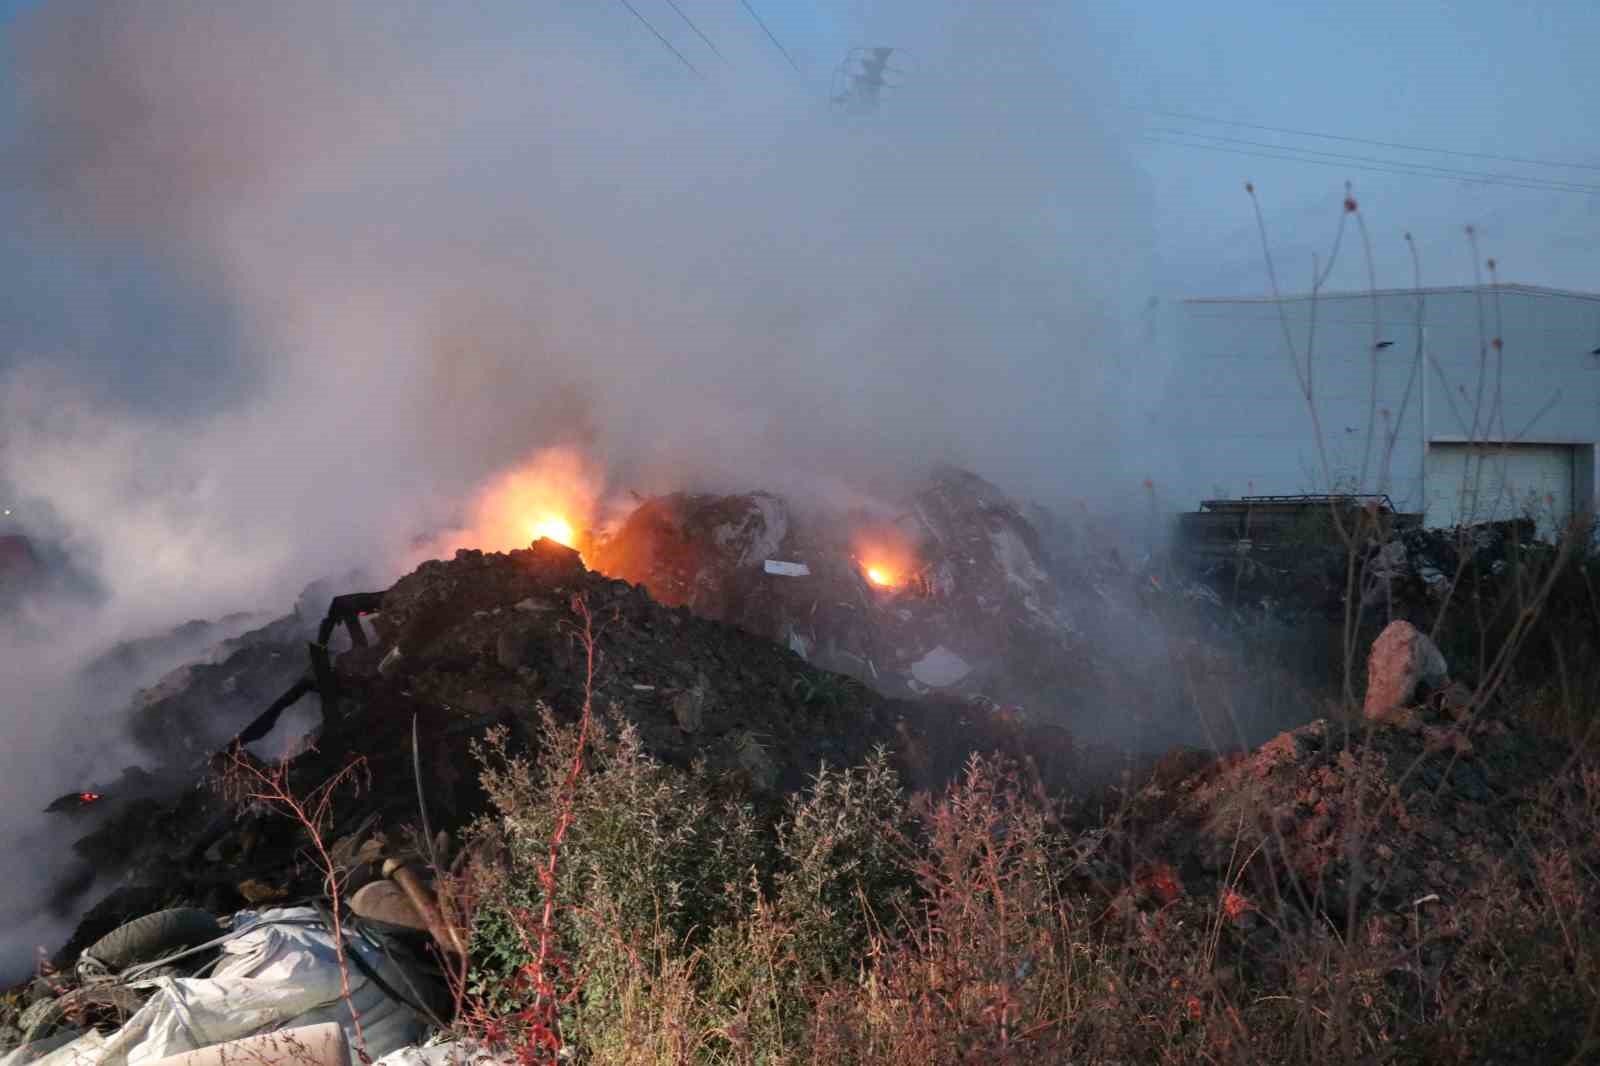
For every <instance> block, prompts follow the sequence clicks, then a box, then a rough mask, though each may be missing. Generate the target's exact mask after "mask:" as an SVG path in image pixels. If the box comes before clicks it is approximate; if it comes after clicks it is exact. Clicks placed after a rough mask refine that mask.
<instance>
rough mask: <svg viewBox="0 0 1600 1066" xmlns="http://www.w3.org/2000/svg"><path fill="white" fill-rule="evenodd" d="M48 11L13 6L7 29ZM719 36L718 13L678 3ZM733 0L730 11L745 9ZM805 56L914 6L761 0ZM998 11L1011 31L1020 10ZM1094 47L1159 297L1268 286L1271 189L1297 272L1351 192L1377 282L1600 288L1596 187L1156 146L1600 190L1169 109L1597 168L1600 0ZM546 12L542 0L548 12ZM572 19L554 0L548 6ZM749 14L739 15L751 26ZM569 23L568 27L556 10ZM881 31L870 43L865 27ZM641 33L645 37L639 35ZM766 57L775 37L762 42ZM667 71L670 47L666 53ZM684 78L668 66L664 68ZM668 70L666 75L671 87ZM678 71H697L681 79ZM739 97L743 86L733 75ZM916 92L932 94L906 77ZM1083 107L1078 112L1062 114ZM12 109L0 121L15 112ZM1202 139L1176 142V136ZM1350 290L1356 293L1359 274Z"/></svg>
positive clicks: (1193, 22) (671, 30) (902, 33)
mask: <svg viewBox="0 0 1600 1066" xmlns="http://www.w3.org/2000/svg"><path fill="white" fill-rule="evenodd" d="M39 2H40V0H0V25H3V24H5V23H9V22H10V21H12V19H13V18H14V17H15V15H16V14H17V13H18V12H19V11H24V10H26V9H28V8H31V7H34V6H37V5H38V4H39ZM636 6H638V7H639V9H640V11H641V12H642V13H644V14H645V15H646V17H647V18H649V19H650V20H651V21H652V23H653V24H654V25H655V26H656V27H657V28H658V29H660V30H661V31H662V32H663V33H664V34H665V35H666V36H668V37H669V38H670V39H672V40H673V41H674V43H675V44H676V45H677V46H678V47H680V48H681V49H682V50H683V51H684V52H685V54H686V55H689V56H691V57H698V58H699V59H700V62H701V64H702V65H706V66H709V65H710V63H709V58H710V57H709V56H708V55H707V54H706V52H705V50H704V48H703V46H702V45H701V44H700V42H699V41H698V40H696V39H695V38H694V37H693V36H692V34H691V33H690V31H689V30H688V29H687V28H686V27H685V26H684V25H683V24H682V22H681V21H679V20H678V19H677V17H676V15H674V14H673V13H672V12H671V10H670V8H668V7H667V6H666V5H665V3H664V2H663V0H639V3H638V4H637V5H636ZM680 6H682V7H684V9H685V10H687V11H688V12H689V13H690V14H691V16H698V17H700V18H701V19H702V20H704V21H706V22H707V24H708V25H709V24H711V20H713V19H715V18H716V17H718V14H719V13H718V12H717V10H716V8H717V6H718V5H716V4H711V5H708V4H707V3H706V2H705V0H683V3H681V4H680ZM722 6H727V7H730V8H732V7H733V6H734V5H733V4H732V0H727V2H726V3H724V4H723V5H722ZM594 7H596V8H605V7H611V8H615V10H614V11H610V12H609V13H608V14H609V15H610V16H613V18H612V26H611V28H612V30H614V32H615V33H616V34H617V35H618V47H619V48H626V49H632V50H634V51H635V52H640V51H641V50H649V49H656V48H658V47H659V46H658V45H657V43H656V42H655V41H654V40H652V39H649V38H648V37H647V36H646V34H645V31H644V29H643V28H642V27H640V26H639V25H637V24H636V23H634V22H633V21H632V20H631V19H630V17H629V16H628V15H627V13H626V12H625V11H624V10H623V9H622V8H621V7H620V5H615V4H611V5H607V4H596V5H594ZM755 7H756V8H757V10H758V11H760V12H761V14H762V15H763V17H764V18H765V19H766V21H767V22H768V24H769V26H770V27H771V28H772V29H773V31H774V33H775V34H776V35H777V36H778V37H779V39H780V40H782V41H783V42H784V43H785V45H786V46H787V47H788V48H789V49H790V51H791V52H792V53H793V54H794V55H795V56H796V58H797V60H798V62H799V63H800V65H801V67H802V71H803V77H802V78H799V79H795V82H794V84H793V88H794V90H795V91H799V92H812V93H824V92H826V90H827V84H828V81H829V76H830V74H831V73H832V70H833V67H834V66H835V65H836V63H837V61H838V59H839V58H840V57H842V56H843V55H844V53H845V52H846V51H847V50H848V49H849V48H850V47H852V46H854V45H858V44H868V43H878V42H882V43H890V44H894V43H902V42H905V41H914V40H916V39H917V35H918V32H919V30H920V27H919V26H918V25H917V24H916V21H915V18H914V14H913V12H914V10H915V9H914V6H913V5H897V4H894V3H867V2H859V0H857V2H851V0H842V2H832V3H830V2H828V0H821V2H818V3H799V2H795V0H760V2H758V3H756V4H755ZM984 7H987V8H988V10H989V11H991V12H992V15H986V16H984V17H990V18H994V19H1005V18H1008V17H1009V14H1008V12H1009V9H1008V7H1007V5H1005V4H992V5H983V6H979V5H976V4H975V5H973V6H972V9H973V10H974V11H982V10H983V9H984ZM1083 7H1084V8H1085V9H1086V10H1085V12H1084V13H1083V14H1082V15H1081V16H1079V20H1080V24H1081V32H1083V33H1084V34H1086V35H1088V36H1089V37H1091V38H1092V39H1093V45H1094V50H1095V51H1096V52H1097V53H1098V57H1099V60H1100V62H1101V66H1100V68H1099V70H1098V71H1096V78H1097V80H1099V81H1101V82H1103V84H1101V85H1099V86H1098V90H1099V91H1098V95H1099V96H1100V97H1101V98H1102V106H1103V107H1104V114H1103V121H1105V122H1106V123H1107V124H1108V125H1109V126H1110V127H1111V128H1112V129H1113V130H1114V132H1115V133H1116V134H1117V135H1118V136H1119V137H1120V138H1121V139H1122V146H1123V150H1124V151H1125V152H1126V154H1127V158H1128V161H1129V163H1130V165H1131V167H1132V170H1133V172H1134V173H1135V174H1136V175H1137V178H1138V180H1139V181H1141V182H1142V183H1143V187H1142V191H1143V192H1144V193H1145V194H1146V210H1147V214H1148V219H1149V221H1150V223H1151V230H1152V233H1153V238H1152V246H1151V247H1150V249H1149V253H1150V255H1151V257H1152V260H1153V263H1154V267H1153V273H1154V275H1155V277H1156V279H1157V284H1158V287H1159V288H1160V290H1161V291H1162V292H1163V293H1164V294H1169V295H1175V294H1180V293H1186V292H1207V293H1212V292H1218V291H1221V292H1239V291H1253V290H1255V289H1257V288H1259V286H1260V284H1261V272H1260V269H1259V267H1260V263H1259V260H1260V255H1259V248H1258V246H1257V242H1256V237H1255V231H1254V225H1253V221H1252V219H1251V216H1250V213H1249V210H1248V208H1249V205H1248V203H1247V201H1246V200H1245V199H1244V197H1243V195H1242V192H1241V186H1242V183H1243V181H1244V180H1246V179H1250V180H1253V181H1254V182H1255V184H1256V186H1257V188H1258V189H1259V190H1260V194H1261V198H1262V204H1263V207H1264V209H1265V210H1266V212H1267V215H1268V222H1269V226H1270V228H1271V232H1272V238H1273V241H1274V245H1275V246H1276V247H1277V248H1278V249H1279V250H1280V254H1281V255H1282V257H1283V258H1284V261H1285V262H1286V263H1287V264H1289V273H1290V275H1291V277H1293V276H1294V264H1296V263H1298V264H1300V266H1301V268H1302V269H1301V271H1300V273H1301V274H1304V273H1305V272H1307V271H1308V270H1309V258H1310V254H1311V253H1312V252H1313V251H1314V250H1316V249H1317V248H1319V247H1321V246H1322V245H1323V244H1325V242H1326V240H1327V234H1328V233H1329V232H1330V231H1331V229H1332V226H1333V224H1334V222H1335V221H1336V220H1337V205H1338V201H1339V199H1340V198H1341V196H1342V185H1343V182H1344V181H1345V180H1346V179H1349V180H1351V181H1353V182H1354V183H1355V185H1356V190H1357V195H1358V198H1359V199H1360V201H1361V203H1362V205H1363V207H1364V208H1365V209H1366V211H1367V216H1368V220H1369V223H1370V224H1371V226H1372V228H1373V236H1374V242H1375V245H1376V250H1377V256H1378V259H1379V264H1380V271H1381V272H1382V276H1381V277H1380V283H1381V284H1385V285H1402V284H1405V283H1406V281H1407V275H1408V273H1409V267H1408V265H1407V260H1406V258H1405V256H1404V254H1403V253H1404V245H1403V244H1402V243H1401V242H1400V240H1399V236H1400V234H1401V233H1402V232H1405V231H1407V230H1409V231H1411V232H1412V233H1414V234H1415V236H1416V238H1417V240H1418V245H1419V248H1420V249H1421V252H1422V255H1423V271H1424V280H1425V282H1427V283H1434V284H1447V283H1457V282H1462V281H1466V280H1468V279H1469V278H1470V275H1471V258H1470V256H1469V254H1468V252H1467V250H1466V247H1465V244H1464V242H1463V241H1462V239H1461V231H1462V227H1463V226H1464V225H1465V224H1467V223H1469V222H1470V223H1473V224H1474V225H1476V227H1477V229H1478V232H1479V235H1480V240H1481V243H1482V248H1483V250H1484V254H1486V255H1487V254H1496V255H1497V256H1498V258H1499V260H1500V262H1501V264H1502V265H1503V271H1504V275H1505V277H1506V278H1508V279H1510V280H1516V281H1522V282H1528V283H1539V284H1548V285H1554V286H1560V287H1570V288H1577V289H1596V288H1600V269H1597V263H1596V253H1595V251H1594V249H1596V248H1600V194H1596V193H1587V194H1586V193H1579V192H1572V191H1559V192H1558V191H1546V190H1532V189H1522V188H1510V187H1505V186H1503V185H1498V184H1479V183H1467V182H1462V181H1454V180H1443V179H1440V178H1434V177H1420V176H1409V175H1408V176H1399V175H1392V174H1384V173H1374V172H1370V171H1367V170H1361V169H1355V167H1356V166H1357V165H1365V164H1357V163H1356V161H1354V160H1351V161H1350V165H1351V168H1350V169H1348V170H1347V169H1344V168H1343V166H1342V165H1341V164H1340V162H1339V161H1337V160H1333V159H1325V160H1324V162H1325V163H1327V164H1331V165H1311V164H1307V163H1302V162H1286V161H1278V160H1270V159H1264V158H1258V157H1252V156H1247V155H1242V154H1233V152H1232V151H1212V150H1201V149H1197V148H1192V147H1177V146H1174V145H1172V144H1170V143H1151V142H1150V141H1149V140H1147V139H1144V136H1142V135H1146V136H1148V135H1153V136H1155V137H1156V138H1158V139H1160V140H1161V141H1172V140H1175V139H1182V140H1185V141H1189V142H1190V143H1194V141H1195V140H1196V138H1195V137H1194V136H1193V135H1194V134H1200V135H1210V136H1215V137H1232V138H1235V139H1236V140H1238V141H1253V142H1257V145H1246V144H1238V143H1230V142H1224V141H1210V142H1207V143H1211V144H1212V145H1214V146H1215V147H1219V148H1226V149H1232V150H1234V151H1239V152H1261V151H1263V149H1262V148H1261V147H1259V144H1269V143H1270V144H1281V145H1285V146H1289V147H1292V148H1297V149H1310V150H1314V151H1322V152H1329V153H1342V154H1347V155H1352V156H1372V157H1378V158H1383V159H1386V160H1400V161H1405V162H1411V163H1418V164H1425V165H1432V166H1438V167H1444V168H1454V169H1461V170H1466V171H1472V172H1480V173H1489V174H1496V175H1512V176H1516V177H1531V178H1536V179H1546V180H1556V181H1565V182H1570V183H1574V184H1582V185H1594V186H1600V169H1588V170H1585V169H1557V168H1550V167H1542V166H1530V165H1524V164H1516V163H1509V162H1501V161H1495V160H1488V159H1478V158H1470V157H1464V156H1459V155H1445V154H1437V153H1421V152H1404V151H1398V150H1393V149H1384V148H1378V147H1375V146H1372V145H1366V144H1359V143H1353V142H1341V141H1332V140H1322V139H1315V138H1307V137H1296V136H1286V135H1280V134H1276V133H1271V132H1265V131H1261V130H1253V129H1244V128H1230V127H1228V126H1224V125H1220V124H1214V123H1200V122H1195V121H1191V120H1177V119H1172V118H1168V117H1163V116H1161V115H1159V114H1155V113H1153V112H1157V111H1176V112H1186V113H1192V114H1196V115H1200V116H1204V117H1207V118H1215V119H1220V120H1231V121H1234V122H1241V123H1250V124H1255V125H1263V126H1277V127H1285V128H1293V129H1298V130H1305V131H1310V132H1317V133H1328V134H1336V135H1342V136H1347V137H1354V138H1362V139H1368V140H1375V141H1389V142H1394V143H1403V144H1415V145H1421V146H1425V147H1437V148H1443V149H1452V150H1455V151H1458V152H1476V153H1486V154H1492V155H1507V156H1522V157H1528V158H1533V159H1542V160H1551V161H1558V162H1573V163H1582V164H1588V165H1589V166H1590V167H1592V168H1600V149H1597V147H1596V145H1597V144H1600V142H1597V141H1596V140H1595V139H1594V137H1593V136H1592V131H1594V130H1596V129H1600V63H1596V62H1595V48H1596V42H1600V5H1597V4H1592V3H1588V2H1585V0H1560V2H1550V3H1506V2H1492V0H1453V2H1444V0H1407V2H1405V3H1401V4H1394V3H1392V2H1381V0H1345V2H1341V3H1338V4H1329V3H1326V2H1322V0H1271V2H1266V0H1250V2H1244V3H1233V4H1223V5H1206V4H1193V3H1188V2H1170V0H1168V2H1154V3H1145V4H1127V5H1083ZM537 8H538V5H530V9H532V10H537ZM552 8H553V9H556V10H559V5H552ZM739 16H740V17H743V16H742V12H740V13H739ZM555 17H560V16H559V15H557V16H555ZM863 27H867V29H863ZM629 35H632V36H631V39H630V36H629ZM756 43H757V44H758V45H759V44H760V43H761V42H756ZM749 44H750V42H748V41H741V42H734V45H733V46H731V47H728V42H727V40H726V38H724V46H725V47H728V50H729V51H730V53H732V57H733V59H734V61H735V67H736V69H742V70H745V71H749V75H748V76H750V77H759V76H762V75H764V74H766V73H768V72H766V71H761V70H759V66H760V65H761V64H764V63H766V64H776V65H778V66H779V67H781V65H782V64H781V60H780V59H779V57H778V56H777V55H776V53H775V52H772V51H767V52H765V53H762V52H760V51H758V50H752V49H750V48H749V47H745V48H741V47H740V46H741V45H745V46H748V45H749ZM661 55H662V56H665V55H666V53H665V52H664V50H663V51H662V53H661ZM667 62H668V63H669V64H670V63H671V62H672V61H670V60H667ZM672 73H673V72H672V71H670V70H669V71H664V72H663V76H664V77H666V76H669V75H671V74H672ZM676 73H677V74H680V75H681V74H682V73H683V72H682V71H681V70H680V71H677V72H676ZM725 84H733V85H735V86H736V85H737V82H736V81H734V80H733V79H731V78H730V79H727V80H726V82H725ZM14 89H15V87H14V85H13V84H11V83H10V81H9V79H7V80H6V81H5V82H3V83H0V96H3V99H0V103H5V104H14V100H12V99H11V97H13V96H14ZM905 91H906V92H915V91H916V82H915V79H910V80H909V81H908V84H907V86H906V88H905ZM1062 106H1063V107H1070V106H1072V103H1071V102H1070V101H1063V102H1062ZM11 110H12V108H11V107H10V106H6V107H4V108H3V109H0V115H3V114H6V113H9V112H10V111H11ZM1172 130H1179V131H1185V132H1186V133H1188V134H1189V135H1190V136H1185V137H1182V138H1177V137H1174V136H1173V134H1171V133H1169V132H1168V131H1172ZM1350 266H1351V273H1349V274H1348V275H1346V274H1344V272H1342V271H1341V272H1339V273H1337V274H1336V275H1335V278H1334V281H1335V283H1336V284H1337V283H1341V282H1342V283H1343V284H1345V285H1359V284H1360V283H1361V280H1362V279H1361V271H1360V269H1359V264H1358V263H1356V262H1355V261H1354V260H1351V261H1350Z"/></svg>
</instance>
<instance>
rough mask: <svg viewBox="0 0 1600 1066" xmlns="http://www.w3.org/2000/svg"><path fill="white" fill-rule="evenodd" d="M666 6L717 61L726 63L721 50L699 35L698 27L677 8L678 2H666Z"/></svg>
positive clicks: (726, 59) (726, 58) (674, 0)
mask: <svg viewBox="0 0 1600 1066" xmlns="http://www.w3.org/2000/svg"><path fill="white" fill-rule="evenodd" d="M667 4H668V5H669V6H670V7H671V8H672V10H674V11H676V12H677V13H678V17H679V18H681V19H682V20H683V21H684V22H685V23H686V24H687V25H688V27H689V28H690V29H691V30H693V31H694V32H695V36H697V37H699V38H700V39H701V40H702V41H704V42H706V47H707V48H709V49H711V50H712V51H713V52H715V53H716V55H717V58H718V59H720V60H722V61H723V62H724V63H726V62H727V61H728V57H727V56H725V55H723V54H722V49H720V48H718V47H717V46H716V45H714V44H712V43H711V38H709V37H707V36H706V35H705V34H703V33H701V32H700V27H699V26H696V25H695V24H694V20H693V19H691V18H690V17H689V16H688V15H685V14H684V13H683V8H681V7H679V6H678V0H667Z"/></svg>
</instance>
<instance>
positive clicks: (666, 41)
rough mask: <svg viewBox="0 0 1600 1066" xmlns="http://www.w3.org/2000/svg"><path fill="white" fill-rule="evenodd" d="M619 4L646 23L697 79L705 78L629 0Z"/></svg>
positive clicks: (657, 38) (645, 25)
mask: <svg viewBox="0 0 1600 1066" xmlns="http://www.w3.org/2000/svg"><path fill="white" fill-rule="evenodd" d="M618 2H619V3H621V4H622V6H623V7H625V8H627V9H628V10H629V11H631V12H633V17H634V18H636V19H638V20H639V21H640V22H642V23H644V28H645V29H647V30H649V31H650V32H651V33H653V34H655V35H656V40H658V41H660V42H661V43H662V44H664V45H666V46H667V49H668V50H669V51H670V52H671V53H672V54H673V55H675V56H677V57H678V61H679V62H680V63H682V64H683V65H684V66H686V67H688V68H689V69H690V70H692V71H694V75H695V77H697V78H703V77H705V75H704V74H701V73H700V69H699V68H698V67H696V66H695V65H694V64H693V63H691V62H689V59H688V57H687V56H685V55H684V54H683V53H682V52H680V51H678V49H677V48H676V47H675V46H674V45H673V43H672V42H671V41H669V40H667V39H666V38H665V37H663V36H661V31H660V30H658V29H656V28H655V27H654V26H652V25H650V20H649V19H647V18H645V17H644V16H643V15H641V14H639V9H638V8H636V7H634V6H633V5H632V4H630V3H629V2H628V0H618Z"/></svg>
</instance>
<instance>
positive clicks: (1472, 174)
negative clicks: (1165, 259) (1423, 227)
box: [1149, 129, 1600, 193]
mask: <svg viewBox="0 0 1600 1066" xmlns="http://www.w3.org/2000/svg"><path fill="white" fill-rule="evenodd" d="M1149 132H1150V133H1156V134H1164V135H1170V136H1176V137H1199V138H1202V139H1204V140H1208V141H1224V142H1226V143H1228V144H1244V145H1249V146H1250V147H1252V148H1271V149H1273V150H1274V151H1283V152H1296V153H1303V154H1305V155H1311V156H1325V157H1327V158H1329V159H1347V160H1353V161H1356V162H1360V163H1378V164H1382V165H1384V166H1394V167H1404V168H1406V169H1407V170H1415V171H1417V172H1418V173H1425V172H1433V173H1435V174H1437V175H1439V176H1442V177H1457V178H1461V179H1462V180H1466V181H1484V180H1490V179H1492V180H1495V181H1502V180H1503V181H1514V182H1518V183H1527V184H1532V185H1537V186H1540V187H1545V188H1551V189H1562V190H1565V191H1568V192H1593V193H1600V185H1585V184H1583V183H1581V182H1574V181H1557V180H1554V179H1550V178H1534V177H1527V176H1524V175H1522V174H1504V173H1500V174H1496V173H1489V172H1486V171H1481V170H1461V169H1458V168H1456V167H1439V166H1434V165H1433V164H1432V163H1411V162H1408V161H1406V160H1404V159H1384V158H1382V157H1380V156H1370V155H1349V154H1347V153H1344V152H1322V151H1318V150H1317V149H1315V148H1301V147H1300V146H1299V145H1292V144H1272V143H1270V142H1267V141H1251V140H1245V139H1243V138H1240V137H1223V136H1221V135H1219V134H1214V133H1192V132H1190V131H1189V130H1169V129H1154V130H1150V131H1149Z"/></svg>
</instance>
